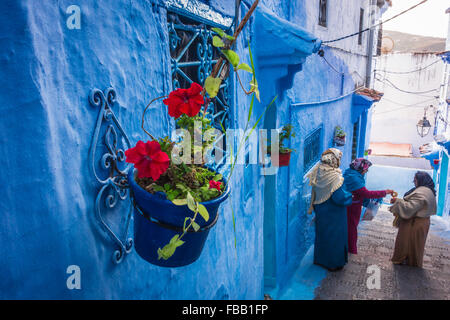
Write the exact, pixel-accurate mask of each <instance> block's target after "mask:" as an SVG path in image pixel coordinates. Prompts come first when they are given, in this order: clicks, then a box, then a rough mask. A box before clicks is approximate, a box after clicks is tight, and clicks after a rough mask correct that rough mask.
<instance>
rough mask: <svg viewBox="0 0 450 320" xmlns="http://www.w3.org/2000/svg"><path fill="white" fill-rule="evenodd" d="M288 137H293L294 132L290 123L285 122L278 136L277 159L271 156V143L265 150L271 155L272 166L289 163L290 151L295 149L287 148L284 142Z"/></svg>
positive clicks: (284, 165)
mask: <svg viewBox="0 0 450 320" xmlns="http://www.w3.org/2000/svg"><path fill="white" fill-rule="evenodd" d="M290 137H295V132H292V125H290V124H287V125H285V126H283V129H281V133H280V135H279V136H278V148H279V152H278V159H276V157H274V156H273V153H272V148H271V146H272V144H271V145H270V146H268V148H267V151H268V153H269V154H270V155H271V159H272V166H274V167H286V166H288V165H289V163H290V161H291V152H292V151H295V149H291V148H287V147H286V146H285V145H284V143H285V141H286V140H287V139H289V138H290Z"/></svg>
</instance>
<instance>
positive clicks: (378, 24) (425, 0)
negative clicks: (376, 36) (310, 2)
mask: <svg viewBox="0 0 450 320" xmlns="http://www.w3.org/2000/svg"><path fill="white" fill-rule="evenodd" d="M427 1H428V0H423V1H422V2H420V3H418V4H416V5H414V6H412V7H410V8H409V9H406V10H404V11H402V12H400V13H399V14H396V15H395V16H393V17H391V18H389V19H387V20H385V21H382V22H380V23H377V24H375V25H373V26H371V27H368V28H366V29H364V30H361V31H358V32H355V33H352V34H349V35H347V36H343V37H340V38H337V39H333V40H326V41H322V43H331V42H336V41H341V40H344V39H347V38H351V37H354V36H357V35H359V34H361V33H364V32H367V31H369V30H370V29H372V28H376V27H378V26H380V25H382V24H383V23H386V22H388V21H391V20H393V19H395V18H397V17H399V16H401V15H402V14H405V13H406V12H408V11H410V10H412V9H414V8H416V7H418V6H420V5H421V4H424V3H425V2H427Z"/></svg>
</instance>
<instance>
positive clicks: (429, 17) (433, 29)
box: [382, 0, 450, 38]
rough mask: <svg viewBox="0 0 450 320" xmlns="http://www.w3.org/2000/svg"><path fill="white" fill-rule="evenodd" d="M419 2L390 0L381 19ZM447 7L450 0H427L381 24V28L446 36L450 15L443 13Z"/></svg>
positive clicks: (416, 0)
mask: <svg viewBox="0 0 450 320" xmlns="http://www.w3.org/2000/svg"><path fill="white" fill-rule="evenodd" d="M420 2H421V0H392V7H390V8H389V9H388V10H387V11H386V12H385V13H384V15H383V18H382V19H383V20H386V19H388V18H390V17H392V16H394V15H396V14H398V13H400V12H401V11H403V10H406V9H408V8H410V7H412V6H413V5H415V4H417V3H420ZM447 8H450V0H428V1H427V2H425V3H424V4H422V5H420V6H418V7H416V8H414V9H412V10H411V11H409V12H407V13H405V14H403V15H401V16H399V17H397V18H395V19H393V20H392V21H389V22H387V23H386V24H384V25H383V29H385V30H394V31H400V32H405V33H411V34H418V35H422V36H431V37H439V38H447V30H448V19H449V16H450V14H446V13H445V10H447Z"/></svg>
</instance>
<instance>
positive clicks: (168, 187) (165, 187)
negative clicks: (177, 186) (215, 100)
mask: <svg viewBox="0 0 450 320" xmlns="http://www.w3.org/2000/svg"><path fill="white" fill-rule="evenodd" d="M164 189H165V190H166V191H169V189H170V184H168V183H166V184H164Z"/></svg>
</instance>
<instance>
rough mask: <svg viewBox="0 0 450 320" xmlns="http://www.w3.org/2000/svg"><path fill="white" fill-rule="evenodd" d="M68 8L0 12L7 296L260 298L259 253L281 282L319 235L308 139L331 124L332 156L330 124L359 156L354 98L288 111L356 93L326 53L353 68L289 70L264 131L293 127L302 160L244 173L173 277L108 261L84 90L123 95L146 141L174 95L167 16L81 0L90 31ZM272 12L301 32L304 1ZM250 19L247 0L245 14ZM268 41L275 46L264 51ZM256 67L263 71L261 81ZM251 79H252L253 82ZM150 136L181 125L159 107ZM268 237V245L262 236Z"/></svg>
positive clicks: (135, 262)
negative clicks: (75, 284) (76, 277)
mask: <svg viewBox="0 0 450 320" xmlns="http://www.w3.org/2000/svg"><path fill="white" fill-rule="evenodd" d="M202 2H204V3H208V4H209V5H211V6H212V7H213V8H215V9H216V10H217V11H219V12H220V13H222V14H225V15H229V16H232V15H233V14H234V1H225V2H224V1H215V0H214V1H213V0H211V1H206V0H205V1H202ZM72 4H73V3H72V2H71V1H69V0H61V1H58V2H51V1H41V2H39V1H26V0H21V1H14V0H6V1H2V2H1V4H0V12H1V13H0V15H1V20H0V26H1V27H0V28H1V30H2V31H1V33H2V37H1V38H0V47H1V48H2V49H3V50H2V51H1V52H0V66H1V70H2V71H3V74H2V77H1V79H0V81H1V85H0V109H1V111H2V112H3V114H7V117H1V118H0V133H1V134H0V137H1V143H0V150H1V154H2V155H4V156H3V157H2V159H1V160H0V161H1V163H0V168H2V169H1V170H2V174H1V175H0V182H1V183H0V185H1V187H0V188H1V189H0V192H1V193H2V194H3V199H2V202H1V204H0V208H1V210H2V220H1V226H0V241H1V243H3V244H4V245H3V246H2V247H1V248H0V254H1V256H2V257H3V259H2V260H1V262H0V273H1V274H2V277H1V278H0V298H3V299H4V298H12V299H14V298H31V299H37V298H39V299H47V298H50V299H51V298H58V299H71V298H74V299H104V298H106V299H261V298H262V297H263V293H264V256H265V257H266V265H267V262H269V264H270V262H271V261H272V264H271V268H269V269H268V270H266V274H267V273H269V274H271V275H272V276H273V277H274V279H275V285H276V286H278V287H281V286H283V285H284V284H285V283H286V281H287V280H288V278H289V276H290V275H291V274H292V273H293V270H294V269H295V268H296V266H297V265H298V263H299V262H300V260H301V258H302V257H303V256H304V255H305V253H306V252H307V250H308V248H309V247H310V245H311V244H312V243H313V240H314V228H313V224H312V216H309V215H307V214H306V210H307V202H308V200H309V198H308V197H309V193H310V190H309V187H308V186H307V184H306V183H304V174H305V172H304V168H303V142H304V137H305V136H306V135H307V134H309V133H310V132H311V131H312V130H314V129H316V128H317V127H319V126H322V128H323V135H322V140H321V149H322V150H321V151H323V150H325V149H326V148H328V147H331V146H332V137H333V133H334V128H335V126H337V125H340V126H341V127H343V128H344V130H345V131H346V133H347V144H346V146H345V147H343V148H341V149H342V150H343V152H344V157H343V160H342V168H343V169H345V168H346V167H347V165H348V163H349V162H350V160H351V159H350V158H351V135H352V129H353V121H352V95H346V96H345V97H343V98H341V99H338V100H336V101H334V102H330V103H325V104H318V105H302V106H294V105H293V104H295V103H304V102H309V101H322V100H328V99H330V98H335V97H339V96H341V95H342V94H343V93H344V94H345V93H348V92H351V91H352V90H353V89H354V83H353V81H352V79H351V76H350V75H349V74H348V71H347V68H346V66H345V64H344V62H343V61H342V60H341V59H339V58H338V57H336V56H334V55H333V54H332V52H331V51H329V50H326V52H325V54H326V57H327V60H328V61H329V62H330V63H331V64H333V65H334V66H335V67H337V68H339V69H340V70H343V71H344V72H345V77H344V81H343V82H342V78H341V76H340V75H339V74H336V73H335V72H334V71H333V70H331V69H330V68H329V67H328V66H327V65H326V64H325V62H324V61H323V60H322V59H321V58H320V57H319V56H318V55H316V54H313V55H311V56H310V57H308V58H307V59H306V61H303V64H302V66H301V67H300V66H295V68H293V69H290V71H289V72H292V73H293V74H295V72H297V73H296V75H295V77H293V79H292V83H290V84H288V85H286V83H282V84H283V85H282V86H277V87H276V89H274V90H275V91H274V92H272V91H271V94H272V93H274V94H277V95H278V97H279V98H278V99H277V102H276V106H275V107H274V108H273V110H272V111H271V113H270V117H272V118H271V119H270V121H269V118H268V117H266V119H265V123H264V124H263V123H261V127H262V126H265V127H266V128H272V127H281V126H282V125H284V124H286V123H291V124H293V125H294V127H295V131H296V133H297V136H296V137H295V138H293V139H292V140H291V141H290V144H291V147H293V148H295V149H296V150H297V152H296V153H294V154H293V155H292V159H291V165H290V167H288V168H281V169H280V170H279V171H278V173H277V175H275V176H263V175H261V174H260V171H259V170H260V167H258V166H256V165H249V166H237V167H236V171H235V173H234V177H235V179H234V181H233V182H232V195H231V198H230V199H229V200H228V201H227V202H226V203H225V204H224V205H223V206H222V207H221V210H220V213H219V214H220V219H219V221H218V223H217V225H216V226H215V227H214V228H213V229H212V230H211V232H210V235H209V238H208V241H207V243H206V245H205V248H204V251H203V253H202V256H201V257H200V259H199V260H198V261H197V262H195V263H194V264H192V265H190V266H186V267H183V268H177V269H164V268H160V267H155V266H152V265H150V264H148V263H147V262H145V261H143V260H142V259H140V258H139V256H138V255H137V254H136V253H135V252H132V253H131V254H130V255H128V256H127V257H125V259H124V261H123V262H122V263H121V264H119V265H115V264H113V263H112V260H111V256H112V253H113V251H114V250H115V249H116V248H115V247H114V245H113V244H112V243H111V241H110V239H109V238H108V237H107V236H106V235H105V233H104V232H103V231H102V230H101V228H100V226H99V224H98V222H97V220H96V219H95V217H94V201H95V198H96V196H97V193H98V191H99V185H98V184H97V183H96V180H95V178H94V176H93V174H92V172H91V170H90V169H89V165H90V164H89V161H90V159H89V150H90V146H91V142H92V134H93V132H94V127H95V123H96V119H97V113H98V110H96V109H95V108H93V107H91V106H90V105H89V103H88V94H89V92H90V90H91V89H92V88H95V87H97V88H99V89H104V88H106V87H109V86H112V87H114V88H115V89H116V92H117V94H118V97H117V100H118V101H117V103H116V104H115V105H114V108H113V109H114V112H115V114H116V116H117V117H118V118H119V120H120V122H121V123H122V125H123V127H124V129H125V131H126V132H127V134H128V136H129V138H130V140H131V142H132V143H133V144H134V143H135V142H136V141H137V140H140V139H146V138H145V136H144V134H143V132H142V130H141V128H140V117H141V114H142V111H143V108H144V107H145V105H146V104H147V103H148V102H149V101H150V100H151V99H152V98H154V97H158V96H162V95H165V94H167V93H168V92H169V91H170V90H171V76H170V55H169V48H168V32H167V27H166V25H167V21H166V16H167V12H166V9H165V7H164V6H163V5H161V4H159V3H158V2H157V1H145V0H141V1H132V2H130V1H126V0H119V1H115V2H114V6H111V1H107V0H97V1H94V0H80V1H78V3H77V5H79V6H80V8H81V30H69V29H68V28H67V27H66V19H67V17H68V14H66V8H67V7H68V6H69V5H72ZM263 5H265V6H266V7H267V8H269V9H270V10H272V11H273V12H275V13H276V15H277V16H278V17H279V18H281V19H288V20H291V22H294V24H295V25H298V26H301V25H303V23H304V22H303V20H304V17H305V16H306V12H304V8H303V5H302V4H291V3H290V2H276V1H273V0H266V1H261V5H260V6H263ZM245 11H246V7H245V5H244V4H243V5H241V14H242V15H243V14H244V13H245ZM253 27H254V19H253V18H252V19H251V20H250V24H249V26H248V27H247V28H246V29H245V30H244V32H243V33H242V36H241V37H240V38H239V39H238V42H237V48H238V51H239V53H240V55H241V56H242V57H243V56H246V54H247V53H248V47H247V40H248V39H250V40H251V43H252V45H254V40H255V39H254V38H255V34H254V33H255V30H254V28H253ZM289 28H294V27H293V26H290V27H289ZM263 46H267V44H261V46H260V47H259V50H261V48H263ZM258 54H260V52H259V53H258V48H255V50H254V55H258ZM245 60H247V59H244V62H247V63H249V61H245ZM260 71H261V68H260V66H258V63H257V75H258V74H260ZM265 75H267V72H266V73H265ZM246 77H247V76H244V77H243V82H244V83H248V81H249V80H250V79H249V78H246ZM258 81H259V84H260V87H261V90H262V91H264V88H269V87H271V88H272V87H273V83H272V82H273V81H274V80H273V79H272V78H271V77H260V78H259V79H258ZM291 87H292V88H291ZM289 88H291V89H290V90H287V89H289ZM286 90H287V91H286ZM234 92H235V94H234V96H233V99H234V103H233V105H234V108H233V117H232V118H233V124H234V126H235V127H240V128H243V127H244V123H245V120H246V115H247V112H248V107H249V98H248V97H246V96H245V95H244V94H242V93H241V91H240V89H239V90H238V88H237V87H236V81H234ZM262 94H264V93H263V92H262ZM272 98H273V96H270V97H269V95H266V96H263V101H262V103H260V104H259V103H258V104H256V105H255V111H254V116H253V119H252V121H255V120H256V119H257V117H258V116H259V115H260V114H261V112H262V111H263V109H264V107H265V106H266V104H267V103H268V102H270V100H271V99H272ZM147 127H148V128H150V130H151V132H152V134H154V135H155V136H163V135H167V134H169V132H170V131H171V129H172V128H173V127H174V124H173V122H172V120H171V119H169V118H168V116H167V113H166V109H165V107H164V106H163V105H162V104H159V105H158V104H157V105H155V106H154V107H152V108H150V110H149V111H148V116H147ZM364 140H365V139H363V141H364ZM97 160H98V159H97ZM241 177H244V179H243V180H244V182H242V179H241ZM231 204H233V209H234V212H235V214H236V230H237V231H236V234H237V248H236V249H235V248H234V235H233V223H232V216H231ZM125 209H126V206H125V205H122V206H121V207H119V208H118V209H117V210H114V211H112V212H111V213H109V214H108V216H107V219H108V221H110V223H112V224H113V226H114V227H116V228H117V227H118V226H119V224H120V221H121V219H123V216H124V214H125ZM263 228H265V230H264V233H263ZM130 230H132V228H130ZM266 231H269V232H268V233H266ZM130 234H131V231H130ZM263 234H266V235H267V234H271V235H272V238H270V237H269V238H267V237H266V238H265V239H264V238H263ZM272 258H273V259H272ZM69 265H79V266H80V268H81V276H82V278H81V279H82V280H81V286H82V289H81V290H68V289H67V287H66V279H67V277H68V275H67V274H66V268H67V267H68V266H69Z"/></svg>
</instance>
